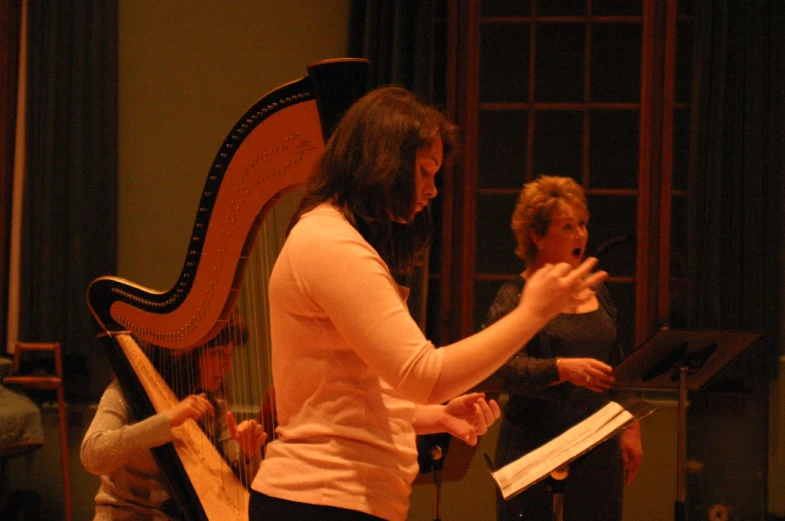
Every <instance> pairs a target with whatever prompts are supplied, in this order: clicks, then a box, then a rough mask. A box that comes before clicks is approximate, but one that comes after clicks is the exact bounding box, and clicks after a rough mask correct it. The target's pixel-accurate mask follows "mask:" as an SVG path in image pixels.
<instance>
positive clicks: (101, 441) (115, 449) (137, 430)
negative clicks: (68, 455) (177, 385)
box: [80, 382, 173, 476]
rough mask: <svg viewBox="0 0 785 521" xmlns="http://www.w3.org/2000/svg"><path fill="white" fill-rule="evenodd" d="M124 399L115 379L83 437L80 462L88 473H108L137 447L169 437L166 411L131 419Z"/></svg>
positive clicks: (130, 457)
mask: <svg viewBox="0 0 785 521" xmlns="http://www.w3.org/2000/svg"><path fill="white" fill-rule="evenodd" d="M126 403H127V402H126V400H125V396H124V395H123V392H122V391H121V390H120V386H119V384H118V383H117V382H113V383H112V384H111V385H110V386H109V387H108V388H107V389H106V391H104V394H103V396H102V397H101V401H100V403H99V404H98V410H97V411H96V413H95V417H94V418H93V421H92V422H91V423H90V427H89V428H88V429H87V433H86V434H85V437H84V440H82V447H81V452H80V456H81V459H82V465H83V466H84V468H85V470H86V471H87V472H89V473H90V474H95V475H97V476H100V475H102V474H109V473H110V472H112V471H114V470H116V469H118V468H120V467H122V466H123V465H125V464H126V463H128V462H129V461H131V460H132V459H133V458H134V457H136V456H137V455H138V454H139V452H140V451H144V450H149V449H151V448H152V447H157V446H159V445H163V444H164V443H167V442H170V441H172V439H173V436H172V427H171V425H170V423H169V417H168V415H167V413H160V414H156V415H155V416H151V417H150V418H147V419H145V420H142V421H140V422H138V423H133V422H132V420H131V414H130V411H129V409H128V407H127V405H126Z"/></svg>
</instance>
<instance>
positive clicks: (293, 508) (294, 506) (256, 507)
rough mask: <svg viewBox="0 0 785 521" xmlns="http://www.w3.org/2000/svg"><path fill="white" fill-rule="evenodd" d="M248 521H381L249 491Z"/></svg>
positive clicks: (375, 518) (360, 514)
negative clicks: (282, 520) (281, 520)
mask: <svg viewBox="0 0 785 521" xmlns="http://www.w3.org/2000/svg"><path fill="white" fill-rule="evenodd" d="M248 519H249V521H269V520H270V519H286V520H287V521H383V520H382V519H381V518H380V517H376V516H372V515H370V514H366V513H364V512H358V511H356V510H347V509H345V508H337V507H330V506H323V505H311V504H309V503H298V502H296V501H287V500H285V499H278V498H275V497H270V496H267V495H265V494H261V493H259V492H256V491H255V490H252V491H251V501H250V503H249V504H248Z"/></svg>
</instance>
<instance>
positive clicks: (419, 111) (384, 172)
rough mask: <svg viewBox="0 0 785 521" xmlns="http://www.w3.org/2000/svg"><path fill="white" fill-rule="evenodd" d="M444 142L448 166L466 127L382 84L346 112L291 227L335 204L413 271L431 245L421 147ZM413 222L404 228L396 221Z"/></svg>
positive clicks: (399, 266)
mask: <svg viewBox="0 0 785 521" xmlns="http://www.w3.org/2000/svg"><path fill="white" fill-rule="evenodd" d="M436 138H440V139H441V140H442V143H443V145H444V160H443V164H442V168H441V171H444V170H445V165H451V162H452V158H453V156H454V153H455V149H456V147H457V146H458V127H457V126H455V124H453V123H452V122H450V121H448V120H447V119H446V118H445V117H444V114H442V113H441V112H439V111H438V110H436V109H435V108H433V107H431V106H429V105H427V104H425V103H423V102H422V101H421V100H420V99H419V98H417V96H416V95H414V94H413V93H411V92H409V91H408V90H406V89H403V88H400V87H382V88H379V89H376V90H373V91H371V92H369V93H368V94H366V95H365V96H363V97H362V98H360V99H359V100H358V101H357V102H356V103H355V104H354V105H352V107H351V108H349V110H348V111H347V112H346V114H344V116H343V118H341V121H340V122H339V123H338V125H337V127H336V128H335V131H334V132H333V134H332V136H331V137H330V139H329V140H328V142H327V145H326V147H325V150H324V152H323V153H322V156H321V158H320V160H319V161H318V163H317V166H316V169H315V171H314V172H313V174H312V176H311V178H310V179H309V181H308V183H307V184H306V187H305V191H304V193H303V196H302V199H301V201H300V206H299V208H298V209H297V211H296V212H295V214H294V216H293V217H292V221H291V223H290V224H289V230H291V228H292V227H293V226H294V225H295V224H296V223H297V221H298V220H299V219H300V216H301V215H303V214H304V213H306V212H308V211H309V210H311V209H313V208H315V207H316V206H318V205H319V204H321V203H324V202H327V201H330V202H332V203H333V204H335V205H336V206H337V207H338V208H339V209H340V211H341V212H342V213H343V215H344V216H345V217H346V219H347V220H348V221H349V222H350V223H351V224H352V226H354V227H355V228H356V229H357V230H358V231H359V232H360V234H361V235H362V236H363V238H364V239H365V240H366V241H368V243H369V244H371V246H373V247H374V248H375V249H376V251H377V252H378V253H379V255H380V256H381V257H382V259H384V261H385V262H386V263H387V265H388V266H389V267H390V269H391V270H392V271H393V272H395V273H408V272H410V271H411V270H412V268H413V267H414V266H415V265H416V264H417V262H418V261H419V260H420V258H421V256H422V253H423V252H424V251H425V248H426V247H427V246H428V240H429V237H430V223H429V221H428V214H427V213H426V212H420V213H418V214H416V215H415V214H414V209H415V203H416V197H417V194H416V193H415V179H414V176H415V159H416V156H417V150H418V149H419V148H421V147H422V146H424V145H427V144H429V143H431V142H433V141H434V140H435V139H436ZM413 215H414V219H413V221H412V222H409V223H407V224H401V223H398V222H395V221H394V219H396V220H403V221H409V220H410V219H411V218H412V216H413Z"/></svg>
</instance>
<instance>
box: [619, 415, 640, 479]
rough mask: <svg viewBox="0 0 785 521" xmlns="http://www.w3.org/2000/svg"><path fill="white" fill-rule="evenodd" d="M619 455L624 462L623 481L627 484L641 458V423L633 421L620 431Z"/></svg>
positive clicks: (636, 470)
mask: <svg viewBox="0 0 785 521" xmlns="http://www.w3.org/2000/svg"><path fill="white" fill-rule="evenodd" d="M620 441H621V457H622V461H623V463H624V483H625V484H627V485H629V484H630V483H632V479H633V478H634V477H635V473H636V472H638V467H640V466H641V460H642V459H643V442H642V441H641V424H640V423H639V422H635V423H633V424H632V425H630V426H629V427H627V428H626V429H624V431H623V432H622V433H621V440H620Z"/></svg>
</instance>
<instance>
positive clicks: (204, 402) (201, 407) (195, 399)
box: [167, 393, 215, 427]
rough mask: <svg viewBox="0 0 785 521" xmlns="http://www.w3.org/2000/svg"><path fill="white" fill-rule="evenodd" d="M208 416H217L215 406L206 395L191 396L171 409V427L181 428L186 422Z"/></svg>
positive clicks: (169, 412)
mask: <svg viewBox="0 0 785 521" xmlns="http://www.w3.org/2000/svg"><path fill="white" fill-rule="evenodd" d="M205 413H207V414H215V410H214V409H213V404H211V403H210V401H209V400H208V399H207V398H206V397H205V395H204V393H201V394H191V395H189V396H186V397H185V398H183V400H182V401H181V402H180V403H178V404H177V405H175V406H174V407H172V408H171V409H169V411H167V414H168V415H169V425H171V426H172V427H179V426H180V425H182V424H183V423H185V420H187V419H189V418H190V419H193V420H198V419H199V418H201V417H202V416H204V415H205Z"/></svg>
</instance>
